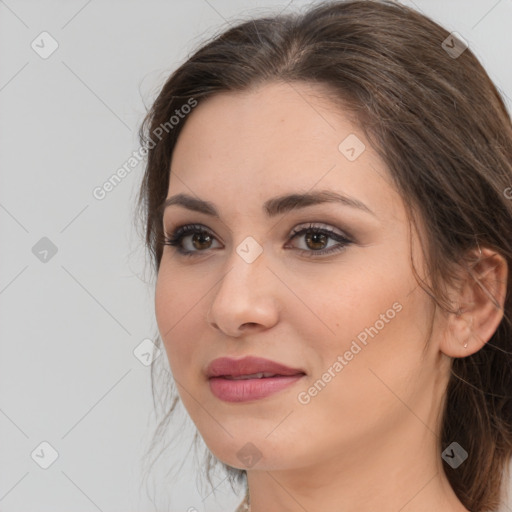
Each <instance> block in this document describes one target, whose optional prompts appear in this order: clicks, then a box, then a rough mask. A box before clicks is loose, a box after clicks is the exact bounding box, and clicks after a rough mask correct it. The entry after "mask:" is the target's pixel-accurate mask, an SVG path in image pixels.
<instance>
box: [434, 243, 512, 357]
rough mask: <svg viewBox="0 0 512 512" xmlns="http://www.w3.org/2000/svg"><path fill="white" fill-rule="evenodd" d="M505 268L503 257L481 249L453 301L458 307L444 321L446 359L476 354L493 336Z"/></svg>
mask: <svg viewBox="0 0 512 512" xmlns="http://www.w3.org/2000/svg"><path fill="white" fill-rule="evenodd" d="M507 278H508V265H507V261H506V259H505V258H503V256H501V255H500V254H498V253H496V252H495V251H492V250H491V249H487V248H485V249H483V250H482V251H480V254H478V259H477V261H476V263H475V264H474V265H473V266H472V267H470V268H468V270H467V276H466V279H465V281H464V284H463V285H462V287H461V289H460V290H459V291H458V293H457V296H456V297H455V302H456V304H458V305H459V307H458V309H457V311H456V312H455V313H451V314H450V315H449V317H448V321H447V326H446V327H447V328H446V332H445V336H444V337H443V340H442V342H441V347H440V349H441V351H442V352H443V353H445V354H446V355H448V356H450V357H466V356H469V355H472V354H474V353H476V352H478V351H479V350H480V349H481V348H482V347H483V346H484V345H485V344H486V343H487V342H488V341H489V340H490V339H491V337H492V335H493V334H494V333H495V332H496V329H497V328H498V326H499V324H500V323H501V320H502V319H503V307H504V303H505V297H506V292H507Z"/></svg>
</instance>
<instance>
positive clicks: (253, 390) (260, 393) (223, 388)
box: [209, 374, 304, 402]
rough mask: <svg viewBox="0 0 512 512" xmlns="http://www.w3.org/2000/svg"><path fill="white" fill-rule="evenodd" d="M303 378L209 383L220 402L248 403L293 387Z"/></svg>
mask: <svg viewBox="0 0 512 512" xmlns="http://www.w3.org/2000/svg"><path fill="white" fill-rule="evenodd" d="M302 377H304V375H303V374H300V375H288V376H281V377H263V378H261V379H240V380H231V379H224V378H223V377H212V378H210V379H209V382H210V389H211V391H212V393H213V394H214V395H215V396H216V397H217V398H219V399H220V400H224V401H225V402H248V401H250V400H259V399H260V398H265V397H267V396H270V395H273V394H274V393H277V392H278V391H281V390H283V389H285V388H287V387H289V386H291V385H292V384H294V383H295V382H297V381H298V380H300V379H301V378H302Z"/></svg>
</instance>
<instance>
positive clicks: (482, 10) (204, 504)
mask: <svg viewBox="0 0 512 512" xmlns="http://www.w3.org/2000/svg"><path fill="white" fill-rule="evenodd" d="M306 3H308V2H306V1H294V2H288V0H283V1H278V0H274V1H271V0H265V1H263V0H257V1H249V0H243V1H242V0H237V1H235V0H209V1H206V0H187V1H185V0H172V1H162V0H160V1H157V0H150V1H148V0H146V1H142V0H131V1H126V0H125V1H120V0H117V1H106V0H89V1H86V0H73V1H66V2H64V1H49V0H46V1H35V0H33V1H28V0H25V1H23V0H5V1H2V0H0V63H1V64H0V112H1V115H0V162H1V164H0V165H1V174H0V176H1V178H0V179H1V186H0V230H1V234H2V245H1V258H2V264H1V266H0V320H1V325H2V331H1V332H2V339H1V357H0V375H1V382H2V385H1V387H0V511H2V512H42V511H52V512H69V511H73V512H86V511H87V512H88V511H98V510H99V511H103V512H110V511H124V512H127V511H143V510H144V511H150V510H161V511H163V510H173V511H178V510H180V511H185V510H187V509H188V508H189V507H195V508H196V509H197V510H198V511H199V512H201V511H212V512H213V511H221V510H223V511H226V510H233V508H234V506H235V504H236V503H238V502H239V501H240V497H237V496H234V495H233V493H232V492H231V491H230V488H229V486H228V485H227V483H226V482H225V481H223V477H222V476H221V475H219V476H218V477H217V479H216V482H215V483H216V485H218V488H217V494H216V495H213V494H210V492H209V491H205V490H204V489H200V488H198V487H197V484H196V476H195V475H196V467H195V466H194V464H195V462H194V458H193V456H192V455H188V456H187V455H186V454H185V453H186V448H187V447H188V444H187V439H188V440H189V439H191V435H192V433H193V431H194V430H193V428H192V425H191V423H190V422H189V423H188V424H187V427H186V430H187V436H188V437H187V436H185V437H184V441H183V442H180V447H179V448H180V449H179V450H176V451H175V452H172V455H171V457H172V458H171V457H169V458H168V460H169V462H173V461H181V460H182V459H183V460H185V465H184V466H183V468H182V470H181V477H180V478H170V477H168V476H165V475H164V474H163V473H162V474H161V476H160V477H158V475H157V477H156V478H155V477H153V480H154V482H153V484H154V486H156V488H155V489H156V492H157V493H158V495H157V496H155V503H156V504H154V503H153V502H152V501H151V500H150V498H149V497H148V488H149V491H150V492H151V489H152V487H151V485H149V487H147V486H145V485H143V484H141V482H142V481H143V471H142V469H141V468H142V464H141V457H142V455H143V453H144V450H145V449H146V448H147V443H148V441H149V436H150V433H151V432H152V428H153V426H154V416H153V414H152V401H151V393H150V384H149V366H145V365H144V364H143V363H142V362H141V361H140V360H139V359H138V358H136V357H135V355H134V353H133V351H134V349H136V347H137V346H138V345H139V344H140V343H141V342H142V341H143V340H144V339H147V338H152V337H153V336H154V333H155V329H156V323H155V321H154V313H153V289H152V286H151V284H149V283H147V282H146V281H147V280H148V279H149V278H150V277H151V276H150V274H149V273H148V272H147V271H146V270H147V269H145V264H144V251H143V248H142V242H141V240H140V239H139V238H138V235H137V233H136V232H135V231H134V228H133V224H132V215H133V205H134V201H135V194H136V191H137V187H138V185H139V183H140V179H141V175H142V171H143V167H142V165H138V166H137V167H136V168H134V169H133V171H132V172H131V173H130V174H129V175H128V176H127V177H126V178H125V179H124V180H123V182H122V183H120V184H119V185H118V186H117V187H116V188H115V189H114V190H113V191H111V192H110V193H109V194H108V195H107V196H106V197H105V199H103V200H102V201H99V200H97V199H95V198H94V197H93V195H92V191H93V189H94V188H95V187H97V186H101V185H102V184H103V183H104V182H105V181H106V180H107V179H108V178H109V177H110V176H111V175H112V174H113V173H114V172H115V171H116V170H117V169H118V168H119V167H120V166H121V165H123V163H125V162H126V161H127V159H128V158H129V157H130V155H131V154H132V152H133V151H135V150H136V149H137V148H138V139H137V129H138V127H139V124H140V122H141V120H142V117H143V114H144V112H145V107H144V105H149V104H150V103H151V101H152V99H154V98H155V94H156V93H157V92H158V89H159V87H160V86H161V85H162V84H163V81H164V80H165V78H166V76H167V75H168V74H169V72H170V71H171V70H172V69H174V68H175V67H176V66H177V65H178V64H179V63H181V62H182V61H183V60H184V59H185V58H186V56H187V54H188V53H189V52H190V51H191V50H192V49H193V48H194V47H195V46H196V45H197V44H198V43H199V42H200V41H201V40H202V39H203V38H204V37H206V36H208V35H211V34H213V33H214V32H216V31H217V30H219V29H220V28H222V27H225V26H226V24H227V23H228V22H230V23H231V22H233V21H234V20H236V19H237V18H238V17H240V16H241V15H243V16H249V15H256V14H263V13H267V12H270V11H274V12H276V11H281V10H283V9H287V10H293V9H294V8H295V7H298V6H300V5H305V4H306ZM404 3H406V4H408V5H412V4H413V2H411V1H404ZM414 4H415V5H416V7H417V8H418V9H419V10H421V11H423V12H424V13H425V14H427V15H429V16H431V17H432V18H434V19H435V20H436V21H438V22H440V23H441V24H443V25H444V26H445V27H446V28H448V29H449V30H455V31H457V32H459V33H460V34H462V35H463V37H464V38H465V39H466V40H467V41H468V42H469V44H470V47H471V49H472V50H473V51H474V52H475V53H476V55H477V57H479V58H480V60H481V61H482V63H483V64H484V66H485V67H486V69H487V70H488V72H489V74H490V76H491V78H492V79H493V80H494V82H495V83H496V84H497V86H498V87H499V89H500V90H501V92H502V93H503V95H504V96H507V97H506V101H507V104H508V107H509V110H510V108H511V106H512V104H511V100H510V99H509V98H510V97H512V66H511V65H510V64H511V52H512V35H511V33H510V22H511V21H512V0H501V1H497V0H478V1H477V0H473V1H467V0H457V1H453V0H452V1H446V0H415V2H414ZM43 31H47V32H48V33H49V34H51V36H52V38H54V39H55V40H56V41H57V43H58V45H59V46H58V49H57V50H56V51H55V52H54V53H53V54H52V55H51V56H49V57H48V58H47V59H43V58H41V57H40V55H39V54H38V53H36V51H34V50H33V49H32V47H31V43H32V41H34V40H36V43H37V41H40V38H39V39H38V36H39V34H40V33H41V32H43ZM39 45H40V46H41V45H42V43H40V42H39ZM45 48H46V50H47V49H48V48H49V43H48V40H46V43H45ZM43 237H47V238H49V239H50V240H51V241H52V243H53V244H54V245H55V246H56V247H57V253H56V254H55V255H54V256H53V257H51V258H50V257H49V256H47V259H48V261H46V262H42V261H40V259H38V258H37V257H36V256H35V255H34V254H33V252H32V248H33V246H34V245H35V244H36V243H37V242H38V241H39V240H40V239H41V238H43ZM43 256H44V253H42V254H40V257H43ZM161 356H162V354H160V357H161ZM163 356H164V357H165V354H163ZM43 441H46V442H48V443H50V445H52V446H53V447H54V449H55V450H56V451H57V452H58V458H57V460H56V461H55V462H54V463H53V464H52V465H51V466H50V467H49V468H48V469H42V468H41V467H40V466H39V465H38V464H37V463H36V461H39V462H40V463H44V460H45V458H46V460H48V457H49V456H50V451H49V450H48V449H47V448H45V447H44V446H43V447H40V443H41V442H43ZM34 450H36V454H38V455H35V456H34V459H35V460H34V459H33V458H32V457H31V454H32V452H33V451H34ZM41 450H42V451H41ZM155 489H154V490H155ZM507 510H508V511H512V506H510V505H509V506H508V507H505V508H504V509H503V511H507Z"/></svg>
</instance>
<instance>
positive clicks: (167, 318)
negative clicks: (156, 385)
mask: <svg viewBox="0 0 512 512" xmlns="http://www.w3.org/2000/svg"><path fill="white" fill-rule="evenodd" d="M175 276H176V273H173V277H172V279H171V278H170V277H169V276H168V274H166V273H165V271H161V272H160V273H159V275H158V278H157V283H156V289H155V317H156V322H157V325H158V330H159V332H160V337H161V338H162V341H163V344H164V347H165V350H166V352H167V357H168V359H169V364H170V367H171V371H172V373H173V374H174V375H175V376H176V377H177V378H179V377H178V376H179V371H180V368H183V367H184V366H185V365H184V361H186V360H190V355H191V352H192V350H193V349H194V347H195V346H196V344H194V343H190V340H191V338H192V337H193V329H194V325H197V318H198V316H197V315H198V314H200V310H201V304H200V296H198V293H197V291H196V292H194V291H193V289H192V288H191V287H190V286H185V285H183V284H182V283H180V282H179V279H176V278H175Z"/></svg>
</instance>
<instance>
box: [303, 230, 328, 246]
mask: <svg viewBox="0 0 512 512" xmlns="http://www.w3.org/2000/svg"><path fill="white" fill-rule="evenodd" d="M326 238H327V236H326V235H325V234H324V233H310V234H307V235H306V244H308V246H309V243H310V242H312V244H313V247H310V249H322V247H323V246H324V245H325V242H326Z"/></svg>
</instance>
